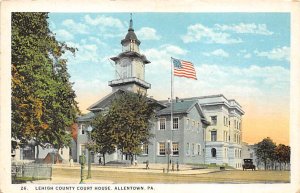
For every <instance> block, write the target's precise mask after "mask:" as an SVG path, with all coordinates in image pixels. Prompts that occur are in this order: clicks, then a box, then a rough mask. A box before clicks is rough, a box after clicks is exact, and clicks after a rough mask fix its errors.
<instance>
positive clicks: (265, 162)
mask: <svg viewBox="0 0 300 193" xmlns="http://www.w3.org/2000/svg"><path fill="white" fill-rule="evenodd" d="M264 165H265V170H267V160H265V161H264Z"/></svg>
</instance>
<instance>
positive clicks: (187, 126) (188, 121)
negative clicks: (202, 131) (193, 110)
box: [186, 118, 190, 129]
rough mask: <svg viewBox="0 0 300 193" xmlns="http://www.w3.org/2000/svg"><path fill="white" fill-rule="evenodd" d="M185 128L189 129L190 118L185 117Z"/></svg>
mask: <svg viewBox="0 0 300 193" xmlns="http://www.w3.org/2000/svg"><path fill="white" fill-rule="evenodd" d="M186 128H187V129H190V119H189V118H187V119H186Z"/></svg>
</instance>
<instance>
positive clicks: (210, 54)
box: [203, 49, 229, 58]
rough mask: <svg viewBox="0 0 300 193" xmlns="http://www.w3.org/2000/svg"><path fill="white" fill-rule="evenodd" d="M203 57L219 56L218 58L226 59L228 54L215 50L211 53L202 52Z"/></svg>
mask: <svg viewBox="0 0 300 193" xmlns="http://www.w3.org/2000/svg"><path fill="white" fill-rule="evenodd" d="M203 55H205V56H220V57H225V58H227V57H228V56H229V54H228V53H227V52H225V51H224V50H223V49H217V50H214V51H212V52H204V53H203Z"/></svg>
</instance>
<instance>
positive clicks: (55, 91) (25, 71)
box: [11, 12, 78, 156]
mask: <svg viewBox="0 0 300 193" xmlns="http://www.w3.org/2000/svg"><path fill="white" fill-rule="evenodd" d="M11 19H12V20H11V21H12V47H11V50H12V58H11V59H12V99H11V100H12V137H13V139H16V140H20V141H21V142H23V143H26V142H28V141H29V140H34V141H35V145H36V146H37V145H41V146H43V144H44V143H52V144H54V145H56V146H57V147H59V148H60V147H62V146H64V145H67V144H68V143H69V141H70V139H71V138H70V137H69V135H70V133H69V132H67V131H66V128H67V127H68V126H70V125H71V124H72V122H74V121H75V116H76V114H77V113H78V107H77V103H76V101H75V93H74V91H73V89H72V84H71V83H70V82H69V74H68V72H67V65H66V62H67V61H66V60H65V59H63V58H62V55H63V54H64V53H65V52H66V51H70V52H72V53H75V49H74V48H70V47H68V46H67V45H66V44H65V43H62V42H58V41H57V40H56V39H55V35H54V34H53V33H52V32H51V31H50V29H49V25H48V22H47V19H48V13H32V12H26V13H25V12H15V13H12V17H11ZM38 154H39V152H37V156H38Z"/></svg>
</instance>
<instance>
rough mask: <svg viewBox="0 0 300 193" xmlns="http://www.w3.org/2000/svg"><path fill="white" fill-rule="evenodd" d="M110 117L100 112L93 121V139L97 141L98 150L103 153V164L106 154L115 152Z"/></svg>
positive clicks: (96, 147) (96, 148)
mask: <svg viewBox="0 0 300 193" xmlns="http://www.w3.org/2000/svg"><path fill="white" fill-rule="evenodd" d="M109 122H110V121H109V117H107V116H105V115H103V113H98V114H97V115H96V117H95V118H94V120H93V121H92V127H93V131H92V140H93V141H94V142H95V146H94V148H95V150H96V152H98V153H100V154H102V157H103V164H104V165H105V163H106V161H105V154H112V153H114V152H115V149H116V144H115V141H116V140H115V138H114V136H113V132H112V129H113V128H111V127H109Z"/></svg>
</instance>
